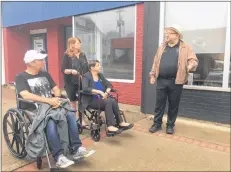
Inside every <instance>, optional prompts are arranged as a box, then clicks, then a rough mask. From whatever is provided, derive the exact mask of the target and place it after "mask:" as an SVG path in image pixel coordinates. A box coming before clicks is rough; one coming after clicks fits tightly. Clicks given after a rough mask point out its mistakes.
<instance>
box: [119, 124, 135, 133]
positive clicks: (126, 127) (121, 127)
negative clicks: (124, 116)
mask: <svg viewBox="0 0 231 172" xmlns="http://www.w3.org/2000/svg"><path fill="white" fill-rule="evenodd" d="M133 126H134V124H129V125H128V126H119V129H121V130H122V131H125V130H129V129H131V128H132V127H133Z"/></svg>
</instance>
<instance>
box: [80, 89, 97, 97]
mask: <svg viewBox="0 0 231 172" xmlns="http://www.w3.org/2000/svg"><path fill="white" fill-rule="evenodd" d="M78 93H79V94H85V95H89V96H94V95H95V94H93V93H88V92H84V91H83V90H81V91H79V92H78Z"/></svg>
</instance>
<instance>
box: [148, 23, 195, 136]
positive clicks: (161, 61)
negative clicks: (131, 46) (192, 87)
mask: <svg viewBox="0 0 231 172" xmlns="http://www.w3.org/2000/svg"><path fill="white" fill-rule="evenodd" d="M182 38H183V35H182V34H181V32H180V29H179V27H178V26H177V25H173V26H171V27H167V28H165V42H164V43H163V44H162V45H161V46H160V47H159V48H158V50H157V53H156V55H155V57H154V62H153V65H152V70H151V72H150V73H149V75H150V83H151V84H154V83H155V82H156V81H157V88H156V91H157V94H156V96H157V98H156V107H155V117H154V124H153V125H152V127H151V128H150V129H149V132H151V133H155V132H157V131H159V130H161V129H162V127H161V125H162V118H163V115H164V111H165V105H166V100H167V98H168V103H169V105H168V120H167V127H166V128H167V129H166V133H167V134H173V133H174V126H175V121H176V118H177V113H178V107H179V103H180V97H181V93H182V90H183V84H184V83H185V82H186V81H187V78H188V73H189V72H190V71H195V70H196V68H197V66H198V59H197V57H196V55H195V53H194V52H193V51H192V48H191V47H190V46H189V45H187V44H186V43H185V42H183V41H182Z"/></svg>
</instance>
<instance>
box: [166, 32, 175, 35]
mask: <svg viewBox="0 0 231 172" xmlns="http://www.w3.org/2000/svg"><path fill="white" fill-rule="evenodd" d="M164 34H165V35H174V34H177V33H176V32H164Z"/></svg>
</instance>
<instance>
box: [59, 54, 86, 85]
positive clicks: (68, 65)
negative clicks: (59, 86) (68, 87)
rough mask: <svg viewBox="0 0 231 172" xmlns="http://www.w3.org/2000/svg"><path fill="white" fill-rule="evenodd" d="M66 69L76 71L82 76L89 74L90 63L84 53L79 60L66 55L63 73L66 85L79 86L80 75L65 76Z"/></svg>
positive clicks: (62, 68)
mask: <svg viewBox="0 0 231 172" xmlns="http://www.w3.org/2000/svg"><path fill="white" fill-rule="evenodd" d="M66 69H75V70H77V71H78V72H79V73H80V75H83V74H85V73H86V72H88V63H87V58H86V55H85V54H84V53H80V55H79V58H76V57H70V56H69V55H68V54H66V53H65V54H64V56H63V60H62V67H61V71H62V73H63V76H64V84H77V83H78V75H71V74H69V75H68V74H65V73H64V71H65V70H66Z"/></svg>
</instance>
